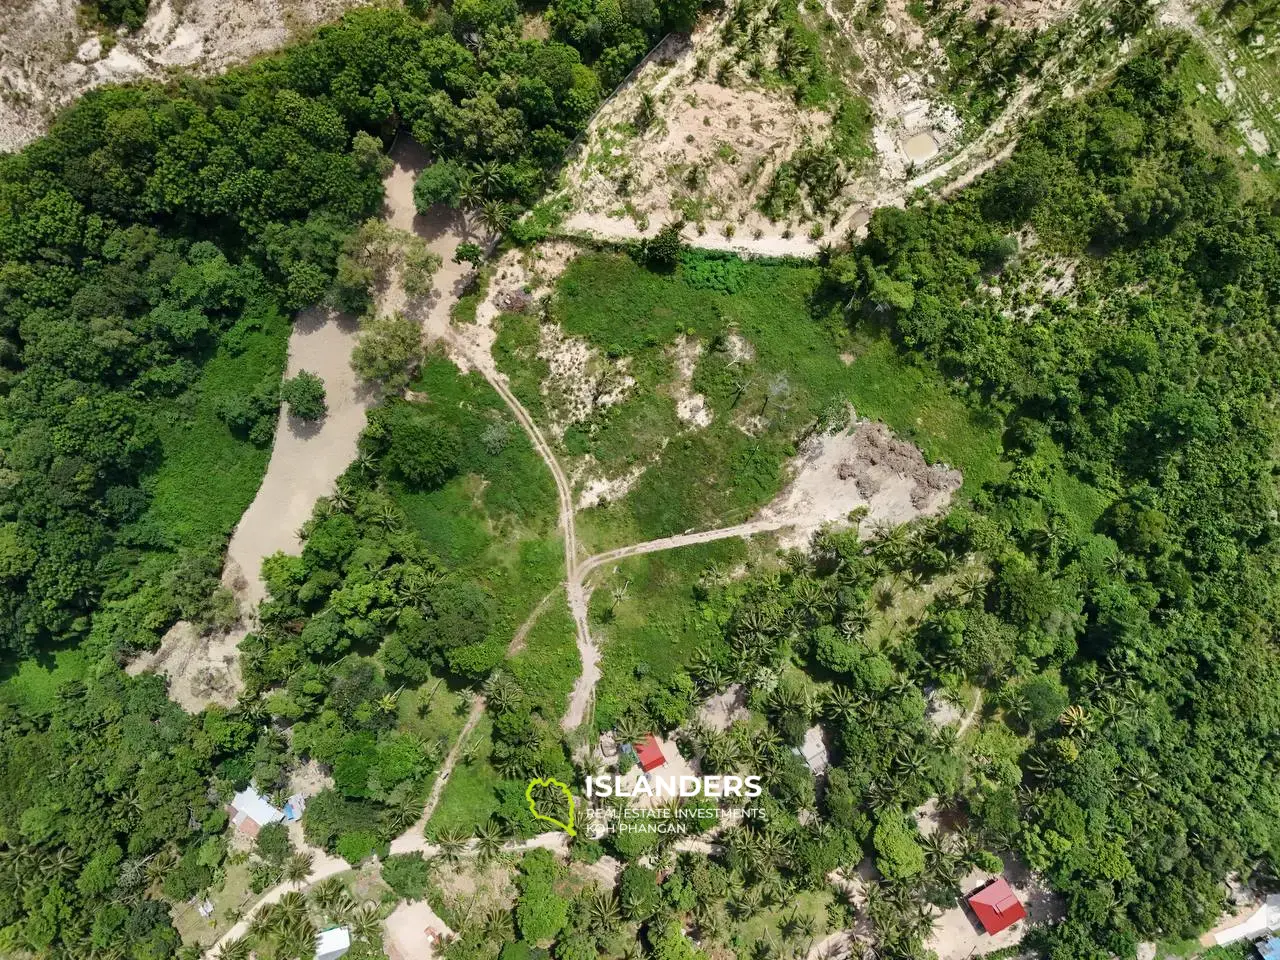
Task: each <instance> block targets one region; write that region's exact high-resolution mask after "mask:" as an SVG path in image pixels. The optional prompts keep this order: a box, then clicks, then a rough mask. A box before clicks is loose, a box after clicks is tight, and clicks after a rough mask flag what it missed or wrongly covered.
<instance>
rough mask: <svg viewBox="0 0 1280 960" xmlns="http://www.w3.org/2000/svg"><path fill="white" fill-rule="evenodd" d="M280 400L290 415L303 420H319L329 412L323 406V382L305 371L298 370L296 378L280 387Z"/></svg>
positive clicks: (326, 407)
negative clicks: (287, 408)
mask: <svg viewBox="0 0 1280 960" xmlns="http://www.w3.org/2000/svg"><path fill="white" fill-rule="evenodd" d="M280 399H281V400H283V401H284V402H285V403H287V404H288V405H289V412H290V413H292V414H293V415H294V416H295V417H300V418H302V419H303V420H319V419H321V418H322V417H323V416H324V415H325V414H326V413H328V410H329V408H328V406H327V405H326V404H325V396H324V381H323V380H321V379H320V378H319V377H317V376H316V375H315V374H314V373H310V372H308V371H306V370H300V371H299V372H298V375H297V376H296V377H292V378H290V379H288V380H286V381H285V382H284V383H282V384H281V385H280Z"/></svg>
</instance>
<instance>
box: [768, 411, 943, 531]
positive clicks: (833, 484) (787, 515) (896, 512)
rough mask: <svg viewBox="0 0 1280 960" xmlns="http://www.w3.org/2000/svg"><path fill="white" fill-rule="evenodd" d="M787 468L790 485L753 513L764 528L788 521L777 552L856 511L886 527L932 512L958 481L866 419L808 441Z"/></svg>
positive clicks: (903, 441)
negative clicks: (861, 509) (863, 511)
mask: <svg viewBox="0 0 1280 960" xmlns="http://www.w3.org/2000/svg"><path fill="white" fill-rule="evenodd" d="M790 469H791V470H792V480H791V482H790V484H788V486H787V488H786V489H785V490H784V491H783V492H782V494H781V495H780V496H779V497H778V498H777V499H776V500H774V501H773V503H771V504H769V505H768V506H767V507H765V508H764V510H762V511H761V512H760V519H761V520H764V521H784V520H785V521H790V523H791V528H790V529H789V530H788V531H787V532H786V533H784V534H783V535H782V536H781V537H780V538H779V545H780V546H781V547H782V548H784V549H785V548H788V547H802V546H804V545H806V544H807V543H808V542H809V540H810V539H811V537H812V535H813V534H814V533H816V532H817V531H818V530H820V529H822V527H824V526H826V525H827V524H830V523H835V524H838V523H841V522H844V521H846V520H847V519H848V516H849V513H850V512H851V511H853V510H854V509H856V508H858V507H864V506H865V507H867V509H868V517H869V518H870V519H872V520H876V521H887V522H890V523H894V524H899V523H906V522H908V521H910V520H913V519H915V518H916V517H919V516H924V515H927V514H934V513H938V512H940V511H941V510H943V509H944V508H945V507H946V505H947V504H948V503H949V502H950V501H951V496H952V494H953V493H955V491H957V490H958V489H960V484H961V482H962V479H963V478H962V477H961V475H960V471H959V470H955V469H952V468H950V467H947V466H945V465H930V464H929V463H928V462H927V461H926V460H925V458H924V454H922V453H921V452H920V451H919V449H917V448H916V447H915V446H914V445H913V444H911V443H908V442H907V441H905V440H902V439H899V438H898V437H896V436H894V435H893V433H892V432H891V431H890V430H889V428H888V427H886V426H885V425H884V424H882V423H876V422H874V421H870V420H860V421H857V422H855V423H854V424H853V426H851V427H849V428H846V429H844V430H841V431H839V432H837V433H827V434H816V435H814V436H811V437H809V438H808V439H807V440H805V441H804V442H803V443H802V444H801V447H800V452H799V454H798V455H797V457H796V458H795V460H794V461H792V464H791V467H790Z"/></svg>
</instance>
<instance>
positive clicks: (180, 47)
mask: <svg viewBox="0 0 1280 960" xmlns="http://www.w3.org/2000/svg"><path fill="white" fill-rule="evenodd" d="M363 2H365V0H186V2H183V0H153V2H152V4H151V7H150V9H149V11H148V14H147V19H146V22H145V23H144V24H143V25H142V28H141V29H140V30H138V31H137V33H135V34H133V35H128V34H124V35H121V36H118V37H115V36H112V35H110V34H109V33H107V32H106V31H105V30H103V31H102V34H101V35H100V34H99V32H98V30H100V29H101V28H95V27H93V26H92V25H90V24H88V23H86V22H83V21H82V19H81V17H80V15H79V9H80V4H79V3H78V2H77V0H5V2H4V3H0V7H2V8H3V10H2V12H3V14H4V16H3V20H2V21H0V150H3V151H11V150H17V149H19V148H20V147H22V146H23V145H24V144H26V143H29V142H30V141H32V140H34V139H35V138H36V137H38V136H39V135H40V134H41V133H43V132H44V131H45V129H46V128H47V127H48V125H49V122H50V120H51V119H52V117H53V116H54V114H56V112H57V111H58V110H59V109H61V108H62V107H64V106H66V105H67V104H68V103H70V102H71V101H72V100H74V99H75V98H76V97H78V96H80V95H81V94H83V93H84V92H85V91H87V90H90V89H92V88H94V87H97V86H101V85H103V84H106V83H127V82H128V81H130V80H136V79H139V78H142V77H156V78H161V77H165V76H167V75H168V74H169V73H170V72H171V70H172V69H173V68H175V67H182V68H188V69H192V70H195V71H196V72H199V73H217V72H219V71H221V70H224V69H226V68H227V67H228V66H230V65H232V64H235V63H242V62H244V61H246V60H249V59H251V58H252V57H255V56H257V55H258V54H260V53H264V52H266V51H269V50H275V49H278V48H279V47H282V46H284V45H285V44H286V43H288V42H289V41H290V40H292V39H294V38H296V37H298V36H300V35H301V34H303V33H305V32H306V30H308V29H309V28H311V27H313V26H315V25H316V24H321V23H325V22H328V21H331V20H336V19H337V18H338V17H339V16H341V14H342V13H343V12H344V11H345V10H347V9H349V8H351V7H354V6H358V5H359V4H361V3H363ZM103 36H106V37H107V38H108V40H115V41H116V42H115V43H114V46H112V47H111V49H110V50H109V51H108V52H106V53H105V54H104V53H103V51H104V47H105V46H106V45H104V44H103V42H102V37H103Z"/></svg>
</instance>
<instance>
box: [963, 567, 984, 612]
mask: <svg viewBox="0 0 1280 960" xmlns="http://www.w3.org/2000/svg"><path fill="white" fill-rule="evenodd" d="M956 595H957V596H958V597H959V598H960V600H961V602H962V603H964V604H966V605H968V604H973V603H981V602H982V601H983V600H984V599H986V596H987V578H986V577H984V576H983V575H982V574H981V573H966V574H965V575H964V576H962V577H961V578H960V579H959V580H957V581H956Z"/></svg>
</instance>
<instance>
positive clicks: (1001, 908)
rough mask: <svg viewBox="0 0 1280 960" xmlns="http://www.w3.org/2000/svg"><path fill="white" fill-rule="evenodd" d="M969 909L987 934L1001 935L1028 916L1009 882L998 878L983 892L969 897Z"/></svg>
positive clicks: (980, 891) (983, 889)
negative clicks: (1001, 932)
mask: <svg viewBox="0 0 1280 960" xmlns="http://www.w3.org/2000/svg"><path fill="white" fill-rule="evenodd" d="M969 907H970V909H971V910H973V912H974V913H976V914H977V915H978V919H979V920H981V921H982V928H983V929H984V930H985V931H986V932H987V933H999V932H1000V931H1001V930H1004V929H1005V928H1006V927H1009V926H1011V925H1012V924H1014V923H1016V922H1017V921H1019V920H1023V919H1025V918H1026V916H1027V911H1026V908H1025V907H1023V905H1022V901H1020V900H1019V899H1018V897H1017V895H1016V894H1015V893H1014V892H1013V888H1012V887H1010V886H1009V881H1008V880H1006V879H1005V878H1004V877H996V878H995V879H994V880H992V881H991V882H990V883H988V884H987V885H986V886H985V887H983V888H982V889H981V890H979V891H977V892H976V893H972V894H970V895H969Z"/></svg>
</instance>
